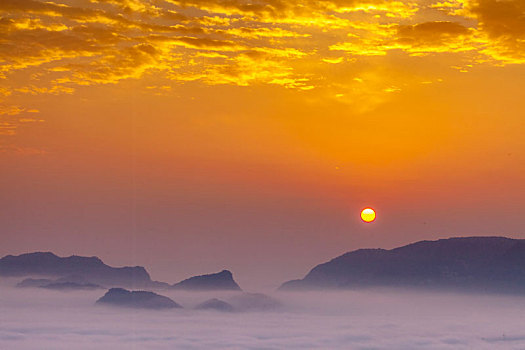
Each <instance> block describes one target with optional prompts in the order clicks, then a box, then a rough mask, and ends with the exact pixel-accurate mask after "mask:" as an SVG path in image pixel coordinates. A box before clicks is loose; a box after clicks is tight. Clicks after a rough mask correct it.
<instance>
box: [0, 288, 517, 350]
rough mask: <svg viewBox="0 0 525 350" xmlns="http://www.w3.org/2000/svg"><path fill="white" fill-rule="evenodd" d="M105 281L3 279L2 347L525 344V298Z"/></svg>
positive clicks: (461, 346)
mask: <svg viewBox="0 0 525 350" xmlns="http://www.w3.org/2000/svg"><path fill="white" fill-rule="evenodd" d="M104 292H105V291H104V290H98V291H82V292H77V291H74V292H71V291H70V292H64V291H53V290H45V289H39V288H29V289H20V288H14V287H13V286H12V283H5V282H4V283H2V285H1V286H0V348H1V349H523V348H524V347H525V329H524V328H523V313H524V311H525V298H524V297H520V296H502V295H482V294H457V293H445V292H429V291H425V292H421V291H410V290H404V291H403V290H387V289H381V290H379V289H376V290H373V289H372V290H361V291H345V292H304V293H296V292H281V293H266V294H267V295H268V296H270V297H272V298H274V299H276V300H277V301H279V303H280V304H281V307H278V308H275V309H273V310H266V311H253V310H249V311H239V312H231V313H227V312H218V311H201V310H194V309H192V308H193V307H194V306H195V305H197V304H198V303H200V302H202V301H205V300H207V299H209V298H213V297H215V298H220V299H222V300H225V301H228V302H232V300H235V297H236V296H238V295H239V293H232V292H230V293H221V292H191V293H190V292H179V291H162V292H159V293H160V294H162V295H165V296H168V297H170V298H172V299H173V300H175V301H176V302H177V303H180V304H181V305H182V306H184V309H175V310H163V311H153V310H136V309H126V308H115V307H106V306H96V305H95V301H96V300H97V299H98V298H99V297H101V296H102V295H103V294H104Z"/></svg>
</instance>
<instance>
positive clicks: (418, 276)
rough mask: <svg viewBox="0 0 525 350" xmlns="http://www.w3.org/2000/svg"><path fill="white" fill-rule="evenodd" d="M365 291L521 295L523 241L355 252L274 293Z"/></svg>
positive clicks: (459, 241)
mask: <svg viewBox="0 0 525 350" xmlns="http://www.w3.org/2000/svg"><path fill="white" fill-rule="evenodd" d="M370 286H394V287H395V286H397V287H405V286H410V287H414V286H417V287H431V288H447V289H449V288H453V289H473V290H479V291H495V292H497V291H502V292H503V291H511V292H512V291H515V292H522V291H525V240H521V239H510V238H504V237H464V238H450V239H440V240H438V241H421V242H417V243H413V244H409V245H406V246H403V247H400V248H395V249H391V250H385V249H359V250H356V251H353V252H349V253H346V254H343V255H341V256H339V257H337V258H335V259H333V260H331V261H329V262H327V263H324V264H320V265H317V266H316V267H314V268H313V269H312V270H311V271H310V272H309V273H308V274H307V275H306V277H304V278H303V279H302V280H293V281H289V282H286V283H284V284H283V285H282V286H281V287H280V288H279V289H280V290H294V289H320V288H321V289H323V288H343V289H344V288H353V287H370Z"/></svg>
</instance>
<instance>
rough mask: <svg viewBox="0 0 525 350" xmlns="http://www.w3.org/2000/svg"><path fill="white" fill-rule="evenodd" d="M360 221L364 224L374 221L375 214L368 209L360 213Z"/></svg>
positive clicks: (372, 210)
mask: <svg viewBox="0 0 525 350" xmlns="http://www.w3.org/2000/svg"><path fill="white" fill-rule="evenodd" d="M361 219H362V220H363V221H364V222H372V221H374V220H375V219H376V212H375V210H374V209H372V208H370V207H368V208H365V209H363V210H362V211H361Z"/></svg>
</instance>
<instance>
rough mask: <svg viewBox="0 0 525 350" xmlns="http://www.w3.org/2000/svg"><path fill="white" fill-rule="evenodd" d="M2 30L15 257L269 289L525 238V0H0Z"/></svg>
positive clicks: (2, 112)
mask: <svg viewBox="0 0 525 350" xmlns="http://www.w3.org/2000/svg"><path fill="white" fill-rule="evenodd" d="M0 33H1V34H0V193H1V195H0V223H1V232H0V255H2V256H3V255H7V254H20V253H24V252H30V251H53V252H55V253H56V254H59V255H61V256H68V255H71V254H78V255H87V256H93V255H96V256H99V257H100V258H102V259H103V260H104V261H105V262H106V263H108V264H111V265H114V266H123V265H142V266H145V267H146V268H147V269H148V271H149V272H150V274H151V275H152V277H153V278H154V279H158V280H163V281H167V282H170V283H173V282H176V281H178V280H181V279H183V278H186V277H189V276H191V275H195V274H203V273H210V272H216V271H220V270H222V269H224V268H227V269H230V270H232V272H233V273H234V276H235V278H236V280H237V281H238V282H239V283H240V285H241V287H244V288H246V289H258V288H274V287H277V286H278V285H279V284H280V283H282V282H284V281H286V280H289V279H294V278H301V277H303V276H304V275H305V274H306V273H307V272H308V271H309V270H310V269H311V268H312V267H313V266H315V265H316V264H318V263H321V262H324V261H327V260H329V259H331V258H333V257H335V256H337V255H340V254H342V253H344V252H347V251H350V250H354V249H358V248H365V247H381V248H392V247H396V246H399V245H403V244H407V243H411V242H414V241H418V240H424V239H437V238H442V237H452V236H472V235H502V236H507V237H515V238H525V233H524V232H523V224H522V222H523V209H524V207H525V206H524V205H525V200H524V198H525V181H524V180H525V176H524V175H523V174H525V154H524V150H525V138H523V133H524V131H525V127H524V122H523V115H524V113H523V111H524V110H525V100H524V99H523V90H524V88H525V83H524V82H525V3H524V2H523V1H522V0H502V1H499V0H450V1H439V0H428V1H427V0H420V1H383V0H368V1H364V0H363V1H362V0H338V1H336V0H325V1H310V0H262V1H243V0H181V1H179V0H53V1H38V0H3V1H2V2H1V3H0ZM367 206H371V207H373V208H375V209H376V211H377V219H376V221H374V222H373V223H371V224H365V223H363V222H362V221H361V220H360V218H359V213H360V210H361V209H362V208H364V207H367Z"/></svg>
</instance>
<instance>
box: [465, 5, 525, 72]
mask: <svg viewBox="0 0 525 350" xmlns="http://www.w3.org/2000/svg"><path fill="white" fill-rule="evenodd" d="M467 4H468V6H467V8H468V10H469V11H470V13H471V14H472V15H473V16H474V17H475V18H476V19H477V20H478V23H479V27H480V29H481V31H482V32H483V33H484V34H486V36H487V42H488V47H487V48H486V49H485V50H484V52H485V53H486V54H488V55H490V56H492V57H494V58H495V59H498V60H501V61H504V62H508V63H525V2H523V1H521V0H503V1H500V0H473V1H469V2H468V3H467Z"/></svg>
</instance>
